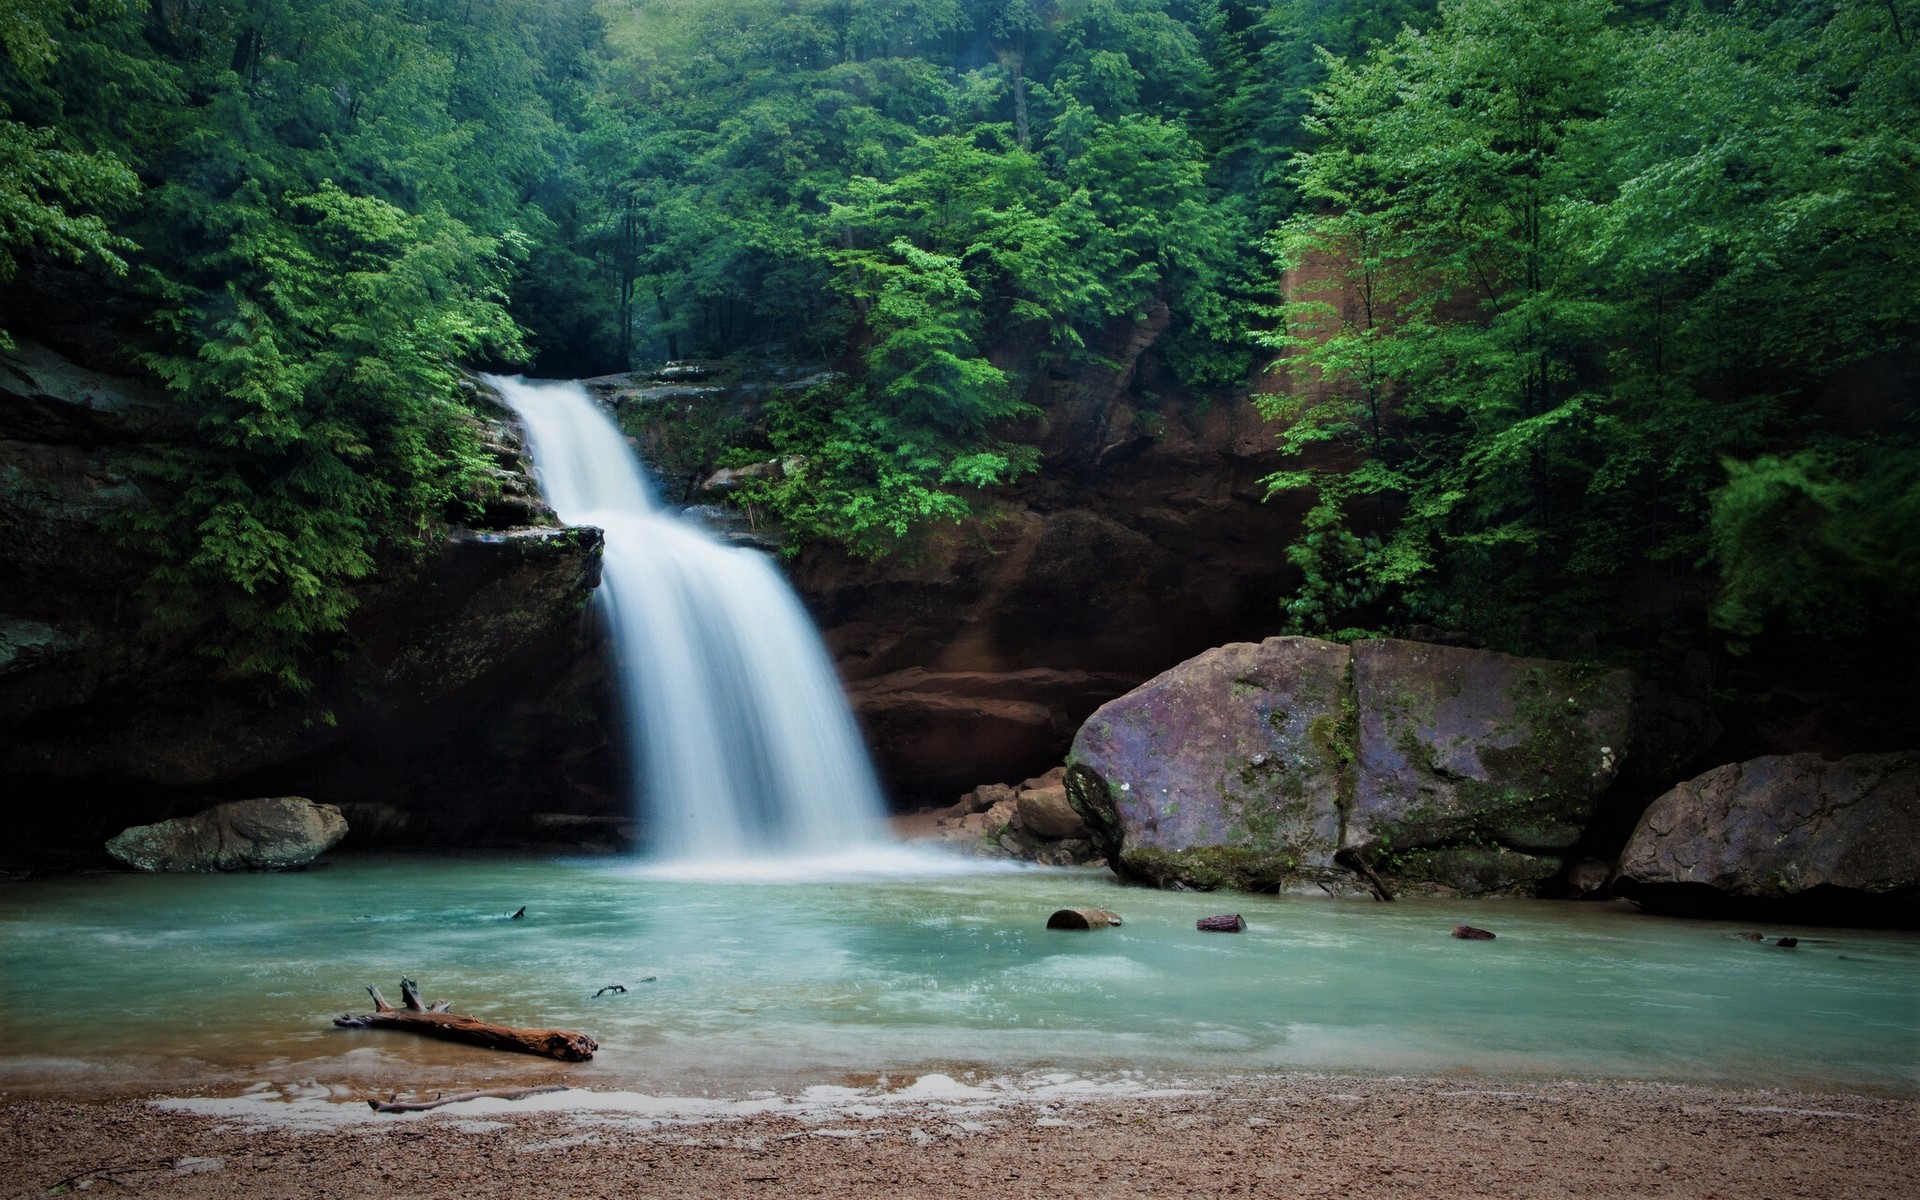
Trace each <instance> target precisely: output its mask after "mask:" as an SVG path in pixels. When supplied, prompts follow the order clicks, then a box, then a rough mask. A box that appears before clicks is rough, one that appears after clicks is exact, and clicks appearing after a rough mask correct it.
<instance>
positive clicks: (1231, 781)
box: [1066, 637, 1348, 887]
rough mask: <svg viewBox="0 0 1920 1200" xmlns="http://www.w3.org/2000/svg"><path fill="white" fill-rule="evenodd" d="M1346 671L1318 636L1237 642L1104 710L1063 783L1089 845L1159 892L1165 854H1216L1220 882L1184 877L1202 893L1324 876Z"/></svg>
mask: <svg viewBox="0 0 1920 1200" xmlns="http://www.w3.org/2000/svg"><path fill="white" fill-rule="evenodd" d="M1347 662H1348V655H1347V648H1346V647H1345V646H1339V645H1335V644H1333V643H1331V642H1322V641H1317V640H1315V639H1312V638H1300V637H1279V638H1268V639H1267V640H1266V641H1264V642H1260V643H1258V644H1254V643H1250V642H1236V643H1233V644H1230V645H1226V646H1219V647H1216V648H1214V649H1212V650H1208V651H1206V652H1205V653H1203V654H1201V655H1199V656H1198V657H1196V658H1192V659H1188V660H1187V661H1186V662H1183V663H1181V664H1180V665H1179V666H1176V667H1174V668H1173V669H1171V670H1169V671H1166V672H1164V673H1162V674H1160V675H1158V676H1156V677H1155V678H1153V679H1150V680H1148V681H1147V682H1146V683H1144V684H1142V685H1141V686H1140V687H1138V688H1135V689H1134V690H1133V691H1131V692H1128V693H1127V694H1126V695H1124V696H1121V697H1119V698H1118V699H1116V700H1113V701H1110V702H1109V703H1107V704H1105V705H1103V706H1102V707H1101V708H1100V709H1099V710H1098V711H1096V712H1095V713H1094V714H1093V715H1092V716H1091V717H1089V718H1087V721H1086V723H1085V724H1084V725H1082V726H1081V727H1080V732H1079V734H1078V735H1077V736H1076V737H1075V738H1074V742H1073V749H1072V751H1071V753H1070V754H1069V756H1068V761H1069V763H1070V764H1071V765H1070V767H1069V769H1068V771H1067V774H1066V784H1067V788H1068V794H1069V796H1070V797H1071V799H1072V801H1073V803H1074V807H1075V808H1076V809H1077V810H1078V811H1079V812H1080V813H1081V815H1082V816H1083V817H1085V818H1086V820H1087V825H1088V828H1089V829H1090V830H1091V831H1092V832H1093V835H1094V842H1095V845H1096V846H1098V847H1099V848H1100V849H1101V851H1102V852H1103V853H1105V854H1106V855H1107V857H1108V858H1109V860H1110V861H1113V862H1114V863H1115V864H1116V865H1117V866H1119V867H1120V868H1121V870H1122V873H1124V874H1131V875H1135V876H1138V877H1143V878H1146V879H1149V880H1150V881H1152V882H1159V883H1165V882H1170V881H1171V879H1172V877H1173V876H1170V875H1168V871H1169V870H1170V868H1168V867H1167V866H1166V860H1167V857H1168V856H1169V855H1180V854H1183V853H1185V852H1189V851H1194V850H1196V849H1197V850H1202V851H1207V852H1220V851H1223V852H1224V855H1222V854H1220V853H1214V854H1213V858H1215V859H1220V860H1222V862H1223V863H1224V866H1225V868H1226V869H1225V871H1224V875H1223V876H1222V877H1221V878H1218V879H1211V880H1210V879H1209V878H1204V877H1203V878H1200V879H1197V880H1196V879H1192V878H1190V877H1189V878H1187V879H1186V881H1187V882H1192V883H1194V885H1195V886H1203V887H1204V886H1209V885H1211V886H1221V885H1226V886H1244V881H1243V880H1242V879H1241V878H1240V876H1241V875H1243V874H1244V872H1245V871H1246V870H1252V871H1254V872H1255V873H1256V874H1258V875H1260V876H1261V878H1262V879H1268V877H1270V876H1271V875H1272V874H1273V873H1274V872H1284V871H1287V870H1292V869H1297V868H1299V867H1324V866H1327V865H1328V864H1330V863H1331V862H1332V858H1333V854H1334V852H1335V851H1336V850H1337V849H1338V848H1339V845H1340V841H1339V839H1340V788H1341V769H1342V765H1343V758H1342V746H1341V735H1340V720H1341V699H1342V696H1343V694H1344V692H1345V686H1346V673H1347ZM1214 865H1215V866H1221V865H1222V863H1215V864H1214ZM1182 870H1184V868H1183V869H1182ZM1179 874H1181V872H1179V871H1176V872H1174V875H1179ZM1163 876H1164V877H1163ZM1269 885H1270V880H1269Z"/></svg>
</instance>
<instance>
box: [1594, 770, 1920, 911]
mask: <svg viewBox="0 0 1920 1200" xmlns="http://www.w3.org/2000/svg"><path fill="white" fill-rule="evenodd" d="M1617 888H1618V890H1619V892H1620V893H1621V894H1622V895H1625V896H1627V897H1628V898H1630V899H1632V900H1634V901H1635V902H1637V903H1639V904H1641V905H1643V906H1645V907H1648V908H1652V909H1658V910H1666V911H1702V912H1717V911H1725V910H1739V909H1746V908H1754V907H1772V908H1774V909H1782V908H1788V909H1800V910H1805V911H1806V912H1807V913H1808V914H1809V915H1817V914H1820V913H1822V912H1829V913H1833V914H1834V915H1836V916H1846V917H1848V918H1849V919H1867V920H1873V921H1876V922H1877V921H1879V920H1887V921H1892V922H1895V923H1903V924H1904V923H1909V922H1912V921H1913V920H1914V919H1915V918H1916V917H1920V754H1915V753H1895V754H1859V755H1853V756H1850V757H1847V758H1841V759H1837V760H1830V759H1827V758H1823V757H1822V756H1820V755H1818V754H1787V755H1768V756H1766V757H1763V758H1755V759H1749V760H1748V761H1746V762H1739V763H1728V764H1726V765H1724V766H1719V767H1715V768H1714V769H1712V770H1711V771H1708V772H1706V773H1705V774H1703V775H1700V776H1697V777H1695V778H1693V779H1691V780H1688V781H1687V782H1686V783H1683V784H1681V785H1679V786H1678V787H1676V788H1674V789H1673V790H1671V791H1669V792H1667V793H1666V794H1665V795H1663V796H1661V797H1660V798H1659V799H1657V800H1655V801H1654V802H1653V804H1652V806H1651V807H1649V808H1648V809H1647V811H1646V813H1645V814H1644V815H1643V816H1642V817H1641V818H1640V824H1639V826H1638V827H1637V828H1635V830H1634V832H1633V837H1632V838H1631V839H1630V840H1629V841H1628V843H1627V848H1626V850H1625V852H1624V853H1622V855H1621V857H1620V878H1619V881H1618V884H1617Z"/></svg>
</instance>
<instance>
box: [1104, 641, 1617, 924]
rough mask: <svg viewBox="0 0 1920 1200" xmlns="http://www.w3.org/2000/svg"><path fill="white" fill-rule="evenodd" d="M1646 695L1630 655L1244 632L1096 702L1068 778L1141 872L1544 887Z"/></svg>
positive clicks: (1255, 883)
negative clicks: (1362, 872)
mask: <svg viewBox="0 0 1920 1200" xmlns="http://www.w3.org/2000/svg"><path fill="white" fill-rule="evenodd" d="M1632 700H1633V680H1632V677H1631V676H1630V675H1629V674H1628V673H1627V672H1625V671H1610V670H1603V669H1591V670H1590V669H1586V668H1583V667H1582V666H1580V665H1578V664H1574V663H1564V662H1553V661H1549V660H1545V659H1530V658H1515V657H1512V656H1510V655H1505V654H1496V653H1492V652H1490V651H1485V650H1472V649H1465V648H1461V647H1452V646H1436V645H1428V644H1425V643H1420V642H1406V641H1397V640H1381V641H1371V642H1359V643H1356V644H1354V645H1353V646H1352V647H1351V648H1349V647H1346V646H1339V645H1335V644H1333V643H1331V642H1323V641H1317V640H1314V639H1311V638H1269V639H1267V640H1266V641H1264V642H1261V643H1258V644H1253V643H1236V644H1233V645H1227V646H1221V647H1217V648H1216V649H1213V650H1209V651H1207V652H1206V653H1204V654H1202V655H1200V656H1198V657H1197V658H1193V659H1189V660H1188V661H1186V662H1184V663H1181V664H1180V665H1179V666H1177V667H1175V668H1173V669H1172V670H1170V671H1167V672H1165V673H1164V674H1162V675H1160V676H1158V677H1156V678H1154V679H1152V680H1149V681H1148V682H1147V683H1145V684H1143V685H1142V686H1141V687H1139V688H1137V689H1135V690H1134V691H1132V692H1129V693H1127V694H1126V695H1125V696H1122V697H1120V698H1119V699H1117V700H1114V701H1112V702H1110V703H1108V704H1107V705H1105V706H1103V707H1102V708H1100V709H1099V710H1098V711H1097V712H1095V713H1094V714H1093V716H1092V717H1090V718H1089V719H1088V720H1087V722H1086V724H1085V725H1083V726H1082V727H1081V729H1080V732H1079V735H1078V736H1077V737H1076V738H1075V739H1074V744H1073V750H1072V753H1071V754H1070V756H1069V762H1070V763H1071V764H1072V765H1071V767H1070V768H1069V770H1068V772H1067V777H1066V787H1067V794H1068V798H1069V800H1070V802H1071V803H1072V804H1073V806H1074V808H1075V809H1076V810H1077V811H1079V812H1080V813H1081V815H1082V817H1083V818H1084V819H1085V820H1086V823H1087V826H1088V829H1089V830H1090V831H1091V833H1092V837H1093V840H1094V842H1095V844H1096V845H1098V846H1099V848H1100V849H1101V851H1102V852H1103V853H1105V854H1106V856H1107V859H1108V861H1109V862H1110V863H1111V864H1113V866H1114V868H1115V870H1116V871H1118V872H1119V873H1120V874H1121V875H1122V876H1124V877H1127V878H1131V879H1135V880H1138V881H1140V882H1143V883H1152V884H1157V885H1160V886H1173V885H1182V886H1187V887H1195V888H1203V889H1211V888H1216V887H1222V888H1241V889H1247V890H1254V891H1271V890H1274V889H1276V888H1280V887H1285V886H1288V885H1289V884H1290V883H1292V882H1296V881H1300V882H1304V881H1305V880H1307V879H1311V878H1315V877H1318V878H1321V879H1327V878H1329V876H1330V875H1344V873H1345V868H1346V867H1349V866H1356V865H1358V866H1367V865H1370V866H1371V867H1372V868H1373V869H1375V870H1377V871H1379V872H1380V873H1381V874H1384V875H1388V876H1396V877H1398V878H1400V879H1402V880H1404V881H1408V882H1412V883H1427V884H1436V885H1441V886H1445V887H1448V888H1453V889H1456V890H1459V891H1461V892H1466V893H1471V894H1479V893H1487V892H1521V893H1531V892H1535V891H1538V890H1540V888H1541V886H1542V885H1543V884H1545V883H1546V882H1547V881H1548V880H1550V879H1552V878H1554V877H1555V876H1557V875H1558V874H1559V873H1561V871H1562V870H1563V869H1564V867H1565V861H1564V852H1565V851H1567V850H1569V849H1570V848H1572V847H1574V846H1575V845H1576V844H1577V843H1578V842H1579V841H1580V839H1581V837H1582V836H1583V834H1584V832H1585V828H1586V824H1587V822H1588V820H1589V819H1590V818H1591V816H1592V815H1593V811H1594V807H1595V804H1596V802H1597V801H1598V799H1599V798H1600V796H1601V795H1602V794H1603V793H1604V792H1605V791H1606V789H1607V787H1608V786H1609V785H1610V784H1611V783H1612V781H1613V778H1614V773H1615V771H1616V770H1617V768H1618V764H1619V762H1620V760H1621V758H1622V756H1623V754H1624V747H1625V745H1626V740H1627V737H1628V735H1629V732H1630V730H1631V727H1632Z"/></svg>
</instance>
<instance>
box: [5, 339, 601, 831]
mask: <svg viewBox="0 0 1920 1200" xmlns="http://www.w3.org/2000/svg"><path fill="white" fill-rule="evenodd" d="M185 420H186V417H185V415H184V414H182V413H180V412H179V411H178V410H177V409H176V408H175V407H174V406H173V405H172V403H171V402H170V401H169V399H168V398H167V397H165V396H164V395H161V394H159V393H156V392H153V391H150V390H148V389H145V388H143V387H141V386H139V385H137V384H131V383H128V382H127V381H125V380H123V379H119V378H116V377H114V376H112V375H109V374H107V373H104V372H100V371H95V370H92V369H89V368H87V367H85V366H82V365H80V364H77V363H74V362H71V361H68V360H66V359H64V358H62V357H60V356H59V355H56V354H54V353H52V352H51V351H48V350H46V349H44V348H41V347H35V346H23V348H22V349H21V351H20V352H18V353H15V354H10V355H6V356H4V357H3V358H0V522H4V527H5V528H6V529H7V530H8V531H9V532H8V534H7V536H6V537H5V538H4V539H3V540H0V779H4V780H5V781H6V784H7V788H6V790H7V791H8V793H9V794H10V795H11V796H12V797H13V798H14V799H13V803H12V804H11V805H10V806H9V809H10V811H9V812H8V813H7V818H6V827H5V829H6V831H5V835H4V841H3V842H0V851H4V852H5V854H6V856H8V857H29V858H31V857H48V856H52V857H56V858H59V857H71V856H74V855H81V856H84V855H86V854H88V853H90V852H93V851H97V850H98V847H99V845H100V843H101V842H102V841H103V840H104V839H105V838H107V837H109V836H111V835H112V834H114V833H116V832H118V831H119V830H120V829H122V828H124V827H125V826H127V825H130V824H136V823H141V822H149V821H155V820H159V819H163V818H166V817H170V816H174V815H179V814H181V813H185V812H192V811H196V810H198V809H200V808H204V807H206V803H207V801H209V800H212V799H225V798H231V797H244V796H256V795H268V794H283V793H289V792H298V793H299V794H301V795H305V796H310V797H312V798H314V799H315V800H318V801H322V802H337V803H341V804H342V805H343V806H345V808H346V811H348V813H349V816H350V819H351V817H352V814H353V812H354V810H355V808H356V807H358V808H360V809H363V810H364V809H366V806H368V805H369V804H380V805H385V806H387V807H386V809H384V810H382V811H381V812H380V813H379V814H377V815H379V816H380V817H381V818H382V819H381V820H377V821H372V822H369V823H368V826H369V828H372V827H374V826H381V827H383V828H384V830H385V832H386V835H387V836H388V837H389V838H395V837H410V838H418V839H421V840H429V841H431V840H471V839H472V838H473V837H474V836H475V835H476V834H478V833H479V831H481V830H482V829H484V830H485V831H486V835H485V836H486V837H487V838H493V839H508V840H511V839H513V838H515V837H516V836H519V835H521V834H524V833H525V832H527V829H528V822H529V820H530V819H531V818H532V816H533V815H534V814H535V813H537V812H540V811H542V810H544V809H550V808H559V809H563V810H569V811H579V810H581V809H583V808H585V809H588V810H599V811H602V812H603V814H604V815H608V816H611V815H612V814H614V813H616V812H618V810H619V809H621V808H623V807H624V806H623V805H622V804H621V802H620V801H619V800H618V798H617V797H618V793H619V787H618V783H617V781H616V780H615V779H614V775H615V773H616V771H615V768H614V767H613V765H612V764H613V761H614V759H613V756H611V755H609V754H608V753H606V750H605V741H606V737H605V734H604V733H603V731H602V730H601V729H600V727H599V724H598V721H599V718H598V716H597V712H596V706H595V704H594V702H593V695H594V692H595V689H596V688H597V687H598V681H597V673H598V667H597V658H596V656H595V654H594V653H593V651H594V647H595V639H596V635H595V632H594V630H593V628H592V624H591V621H590V618H589V615H588V611H587V607H586V603H587V600H588V598H589V596H590V595H591V592H592V589H593V587H594V585H595V584H596V583H597V582H598V578H599V536H598V532H597V531H595V530H584V529H565V528H560V527H558V526H554V525H546V526H514V527H502V528H492V529H455V530H450V531H448V533H447V534H446V535H445V536H444V537H443V538H442V539H441V540H440V541H439V542H438V543H437V544H436V545H435V546H434V547H432V549H431V550H430V552H429V553H428V554H427V555H426V556H425V557H424V558H423V559H421V560H420V561H417V562H398V561H396V562H391V563H387V564H385V565H384V568H383V569H382V570H381V571H380V572H379V574H378V575H377V576H376V577H374V578H371V579H369V580H367V581H365V582H364V583H363V584H362V585H360V586H359V587H358V588H357V589H356V591H357V592H358V599H359V607H358V609H357V610H356V612H355V614H354V616H353V618H352V625H351V636H350V638H349V639H348V642H347V645H348V647H349V653H348V654H347V655H346V656H345V657H344V658H342V659H339V660H324V661H319V662H316V663H314V664H313V665H312V668H311V671H310V673H311V675H312V676H313V679H314V683H315V686H314V688H313V690H312V691H311V692H310V693H307V694H304V695H298V696H293V695H282V696H276V697H266V696H263V695H262V694H261V692H260V690H259V688H258V686H257V685H255V684H253V683H251V682H246V681H240V680H235V679H232V678H229V677H226V676H225V675H223V674H222V672H221V671H220V670H219V669H218V667H217V664H215V663H213V662H211V661H210V660H208V659H205V658H202V657H200V656H198V655H196V654H195V653H194V652H193V649H192V646H193V640H194V633H195V631H194V630H193V629H191V628H189V629H184V630H177V631H172V632H164V633H163V632H156V631H155V630H154V629H153V628H152V626H151V624H150V623H149V622H147V621H146V620H145V619H144V618H145V613H144V611H143V608H142V605H141V603H140V601H139V599H138V596H139V592H140V586H141V583H142V581H143V580H144V579H145V577H146V575H147V573H148V572H149V571H150V570H151V568H152V565H153V564H152V562H151V561H150V560H149V559H147V558H146V557H145V556H144V555H143V554H142V553H141V552H140V551H139V550H137V549H134V548H131V547H130V546H129V544H128V543H127V542H126V541H125V540H124V539H123V538H122V537H121V535H120V533H119V526H118V524H117V519H118V516H119V514H122V513H125V512H127V511H129V510H132V509H136V508H139V507H141V506H144V505H147V504H149V503H151V502H152V501H153V499H154V497H153V496H152V495H150V494H149V491H150V489H152V488H154V487H156V486H158V485H156V484H154V483H152V482H151V480H150V478H148V477H142V476H141V475H139V474H137V473H136V472H135V470H134V469H133V467H132V463H134V462H135V461H136V460H138V459H140V458H142V457H144V456H147V455H150V454H151V453H152V452H153V451H154V450H155V449H156V448H158V447H161V446H164V445H165V444H166V443H167V442H168V440H169V439H171V438H174V437H177V436H179V435H180V433H181V431H182V428H183V422H184V421H185ZM491 426H492V427H491V429H490V431H489V433H490V436H491V438H492V443H493V446H494V449H495V451H496V455H497V458H498V460H499V466H500V470H501V472H502V474H503V475H505V476H509V477H511V478H510V480H509V482H511V483H513V484H514V486H511V487H506V488H503V493H504V496H505V499H504V500H503V501H502V503H501V504H499V505H496V506H495V507H496V509H498V512H497V513H496V514H494V515H496V516H498V517H501V518H503V520H502V523H503V524H504V523H505V521H508V520H513V519H515V518H518V519H520V520H525V519H528V518H536V517H537V515H538V513H537V510H538V504H537V501H532V500H530V499H529V497H531V496H532V494H533V488H532V482H531V479H530V478H529V477H528V476H527V475H526V470H527V464H526V462H525V459H524V456H523V453H522V451H521V449H520V442H519V438H518V435H517V433H516V432H515V431H514V429H513V428H512V427H511V425H510V423H509V422H508V421H507V420H506V418H505V416H504V414H500V415H499V416H497V417H496V418H495V419H494V420H493V421H492V422H491ZM516 500H517V501H518V507H517V508H516V507H515V501H516ZM549 519H550V518H549ZM601 797H604V799H605V803H602V801H601ZM621 815H624V814H621Z"/></svg>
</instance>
